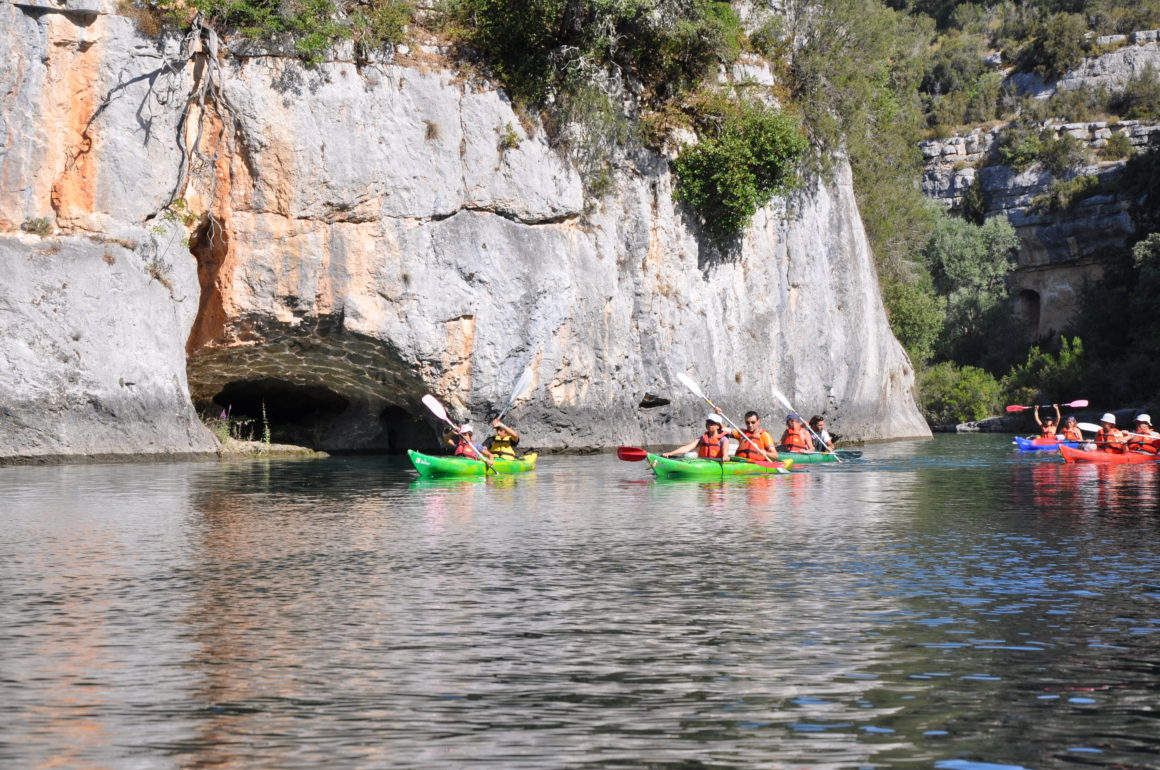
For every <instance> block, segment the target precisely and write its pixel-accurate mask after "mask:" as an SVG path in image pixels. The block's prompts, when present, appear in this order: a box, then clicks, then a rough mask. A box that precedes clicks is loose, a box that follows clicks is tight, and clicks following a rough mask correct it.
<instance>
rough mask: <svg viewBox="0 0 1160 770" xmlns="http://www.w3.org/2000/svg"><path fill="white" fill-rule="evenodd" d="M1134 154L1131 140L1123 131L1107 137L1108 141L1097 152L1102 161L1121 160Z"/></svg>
mask: <svg viewBox="0 0 1160 770" xmlns="http://www.w3.org/2000/svg"><path fill="white" fill-rule="evenodd" d="M1135 153H1136V148H1135V147H1134V146H1133V145H1132V140H1131V139H1129V138H1128V135H1127V134H1125V133H1124V132H1123V131H1117V132H1115V133H1114V134H1112V135H1111V136H1109V137H1108V141H1107V143H1106V144H1104V146H1103V147H1101V148H1100V150H1099V156H1100V157H1101V158H1103V159H1104V160H1121V159H1123V158H1128V157H1131V156H1132V155H1134V154H1135Z"/></svg>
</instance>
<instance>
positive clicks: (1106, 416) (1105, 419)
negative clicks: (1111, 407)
mask: <svg viewBox="0 0 1160 770" xmlns="http://www.w3.org/2000/svg"><path fill="white" fill-rule="evenodd" d="M1100 422H1110V423H1111V424H1112V425H1115V424H1116V416H1115V415H1114V414H1112V413H1111V412H1106V413H1105V414H1104V416H1103V417H1101V418H1100Z"/></svg>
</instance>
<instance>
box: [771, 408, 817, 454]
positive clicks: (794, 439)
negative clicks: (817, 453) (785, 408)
mask: <svg viewBox="0 0 1160 770" xmlns="http://www.w3.org/2000/svg"><path fill="white" fill-rule="evenodd" d="M785 425H786V427H785V432H784V433H782V434H781V440H779V441H778V442H777V443H778V448H779V449H784V450H785V451H787V452H812V451H814V440H813V439H812V438H810V433H809V431H808V430H806V427H805V425H804V424H803V423H802V418H801V417H799V416H798V415H797V414H796V413H795V414H787V415H786V416H785Z"/></svg>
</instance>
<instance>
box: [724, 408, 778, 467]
mask: <svg viewBox="0 0 1160 770" xmlns="http://www.w3.org/2000/svg"><path fill="white" fill-rule="evenodd" d="M725 435H727V436H728V437H729V438H731V439H734V440H735V441H737V442H738V445H737V451H736V452H734V453H733V458H734V459H736V460H748V461H750V462H753V461H756V460H764V459H766V457H767V456H768V458H769V459H770V460H776V459H777V445H776V444H774V443H773V436H771V435H769V433H767V432H766V431H764V430H762V429H761V417H759V416H758V414H757V412H754V411H753V410H750V411H748V412H746V413H745V427H744V428H743V429H741V430H731V431H729V432H728V433H726V434H725ZM762 452H765V455H762V454H761V453H762Z"/></svg>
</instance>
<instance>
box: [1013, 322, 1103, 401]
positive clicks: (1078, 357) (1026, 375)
mask: <svg viewBox="0 0 1160 770" xmlns="http://www.w3.org/2000/svg"><path fill="white" fill-rule="evenodd" d="M1086 366H1087V364H1086V361H1085V357H1084V351H1083V341H1082V340H1081V339H1080V338H1079V337H1073V338H1072V339H1070V340H1068V339H1067V337H1061V338H1060V341H1059V350H1058V352H1057V353H1055V354H1052V353H1051V352H1049V351H1044V350H1041V349H1040V347H1039V346H1038V345H1034V346H1032V348H1031V350H1030V351H1029V352H1028V354H1027V359H1026V360H1025V361H1024V362H1023V363H1021V364H1018V365H1016V366H1013V367H1012V368H1011V371H1010V372H1008V373H1007V375H1006V376H1004V377H1003V381H1002V385H1003V389H1004V391H1005V392H1007V393H1009V394H1011V395H1012V396H1013V398H1019V397H1025V394H1027V393H1029V392H1034V394H1035V396H1034V400H1035V401H1037V402H1039V403H1059V402H1062V401H1066V400H1069V399H1072V398H1075V394H1076V393H1079V392H1080V391H1081V390H1082V389H1083V380H1084V374H1085V370H1086ZM1014 403H1026V401H1018V400H1015V401H1014Z"/></svg>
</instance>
